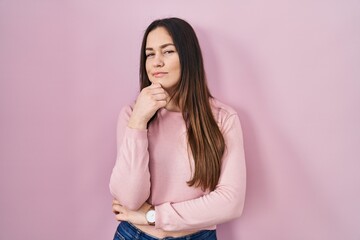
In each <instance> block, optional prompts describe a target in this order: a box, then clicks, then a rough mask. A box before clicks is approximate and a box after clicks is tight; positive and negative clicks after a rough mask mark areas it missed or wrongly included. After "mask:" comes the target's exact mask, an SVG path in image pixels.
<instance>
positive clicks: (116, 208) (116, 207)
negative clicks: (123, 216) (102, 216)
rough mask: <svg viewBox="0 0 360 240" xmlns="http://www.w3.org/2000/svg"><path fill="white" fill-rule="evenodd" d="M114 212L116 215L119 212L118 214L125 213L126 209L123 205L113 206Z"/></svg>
mask: <svg viewBox="0 0 360 240" xmlns="http://www.w3.org/2000/svg"><path fill="white" fill-rule="evenodd" d="M112 211H113V212H114V213H116V212H118V213H123V212H125V209H124V207H122V206H121V205H113V206H112Z"/></svg>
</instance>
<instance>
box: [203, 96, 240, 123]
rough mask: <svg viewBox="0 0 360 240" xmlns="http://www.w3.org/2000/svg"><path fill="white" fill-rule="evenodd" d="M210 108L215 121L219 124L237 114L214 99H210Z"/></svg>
mask: <svg viewBox="0 0 360 240" xmlns="http://www.w3.org/2000/svg"><path fill="white" fill-rule="evenodd" d="M210 106H211V109H212V111H213V114H214V117H215V119H216V121H217V122H219V123H221V122H224V121H225V120H226V119H228V118H229V117H231V116H233V115H237V112H236V111H235V109H234V108H232V107H231V106H229V105H227V104H225V103H223V102H221V101H220V100H218V99H216V98H211V99H210Z"/></svg>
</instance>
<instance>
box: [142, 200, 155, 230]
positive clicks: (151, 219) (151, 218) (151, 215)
mask: <svg viewBox="0 0 360 240" xmlns="http://www.w3.org/2000/svg"><path fill="white" fill-rule="evenodd" d="M145 218H146V221H147V223H148V225H150V226H155V219H156V212H155V207H154V206H152V205H150V208H149V209H148V210H147V211H146V213H145Z"/></svg>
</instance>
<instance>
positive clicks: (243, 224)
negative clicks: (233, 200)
mask: <svg viewBox="0 0 360 240" xmlns="http://www.w3.org/2000/svg"><path fill="white" fill-rule="evenodd" d="M168 16H178V17H181V18H184V19H186V20H188V21H189V22H190V23H191V24H192V25H193V26H194V28H195V30H196V32H197V33H198V37H199V40H200V43H201V45H202V49H203V53H204V57H205V64H206V70H207V75H208V80H209V85H210V87H211V90H212V92H213V95H214V96H216V97H217V98H219V99H220V100H222V101H224V102H225V103H228V104H230V105H231V106H233V107H234V108H235V109H236V110H237V111H238V112H239V114H240V118H241V121H242V125H243V128H244V139H245V151H246V157H247V158H246V159H247V167H248V185H247V199H246V205H245V209H244V213H243V216H242V217H241V218H240V219H238V220H236V221H233V222H230V223H226V224H223V225H221V226H219V230H218V232H219V239H225V240H238V239H244V240H260V239H271V240H272V239H274V240H275V239H276V240H288V239H291V240H297V239H299V240H304V239H314V240H319V239H324V240H325V239H326V240H338V239H346V240H358V239H360V228H359V223H360V207H359V203H360V184H359V183H360V174H359V173H358V172H359V170H360V161H359V160H360V157H359V156H360V146H359V143H360V127H359V123H360V67H359V66H360V44H359V43H360V2H359V1H357V0H348V1H342V0H327V1H310V0H304V1H295V0H289V1H285V0H274V1H265V0H253V1H245V0H241V1H221V2H220V1H205V0H198V1H184V0H182V1H180V0H176V1H175V0H174V1H157V0H153V1H139V0H137V1H131V2H130V1H120V0H118V1H115V0H105V1H95V0H72V1H69V0H68V1H55V0H47V1H45V0H33V1H25V0H11V1H10V0H0V114H1V115H0V144H1V145H0V158H1V159H0V239H4V240H5V239H11V240H20V239H32V240H48V239H53V240H62V239H70V240H75V239H87V240H98V239H112V236H113V234H114V231H115V228H116V225H117V223H116V221H115V220H114V216H113V214H112V213H111V196H110V193H109V189H108V181H109V177H110V171H111V169H112V166H113V164H114V160H115V147H116V146H115V127H116V117H117V114H118V112H119V110H120V108H121V106H122V105H124V104H127V103H129V102H130V101H132V100H134V98H135V96H136V93H137V91H138V64H139V48H140V42H141V37H142V34H143V31H144V30H145V28H146V26H147V25H148V24H149V23H150V22H151V21H152V20H154V19H156V18H160V17H168ZM220 210H221V209H219V211H220Z"/></svg>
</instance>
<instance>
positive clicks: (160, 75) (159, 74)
mask: <svg viewBox="0 0 360 240" xmlns="http://www.w3.org/2000/svg"><path fill="white" fill-rule="evenodd" d="M166 74H168V73H167V72H154V73H153V74H152V75H153V76H154V77H156V78H161V77H164V76H165V75H166Z"/></svg>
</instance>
